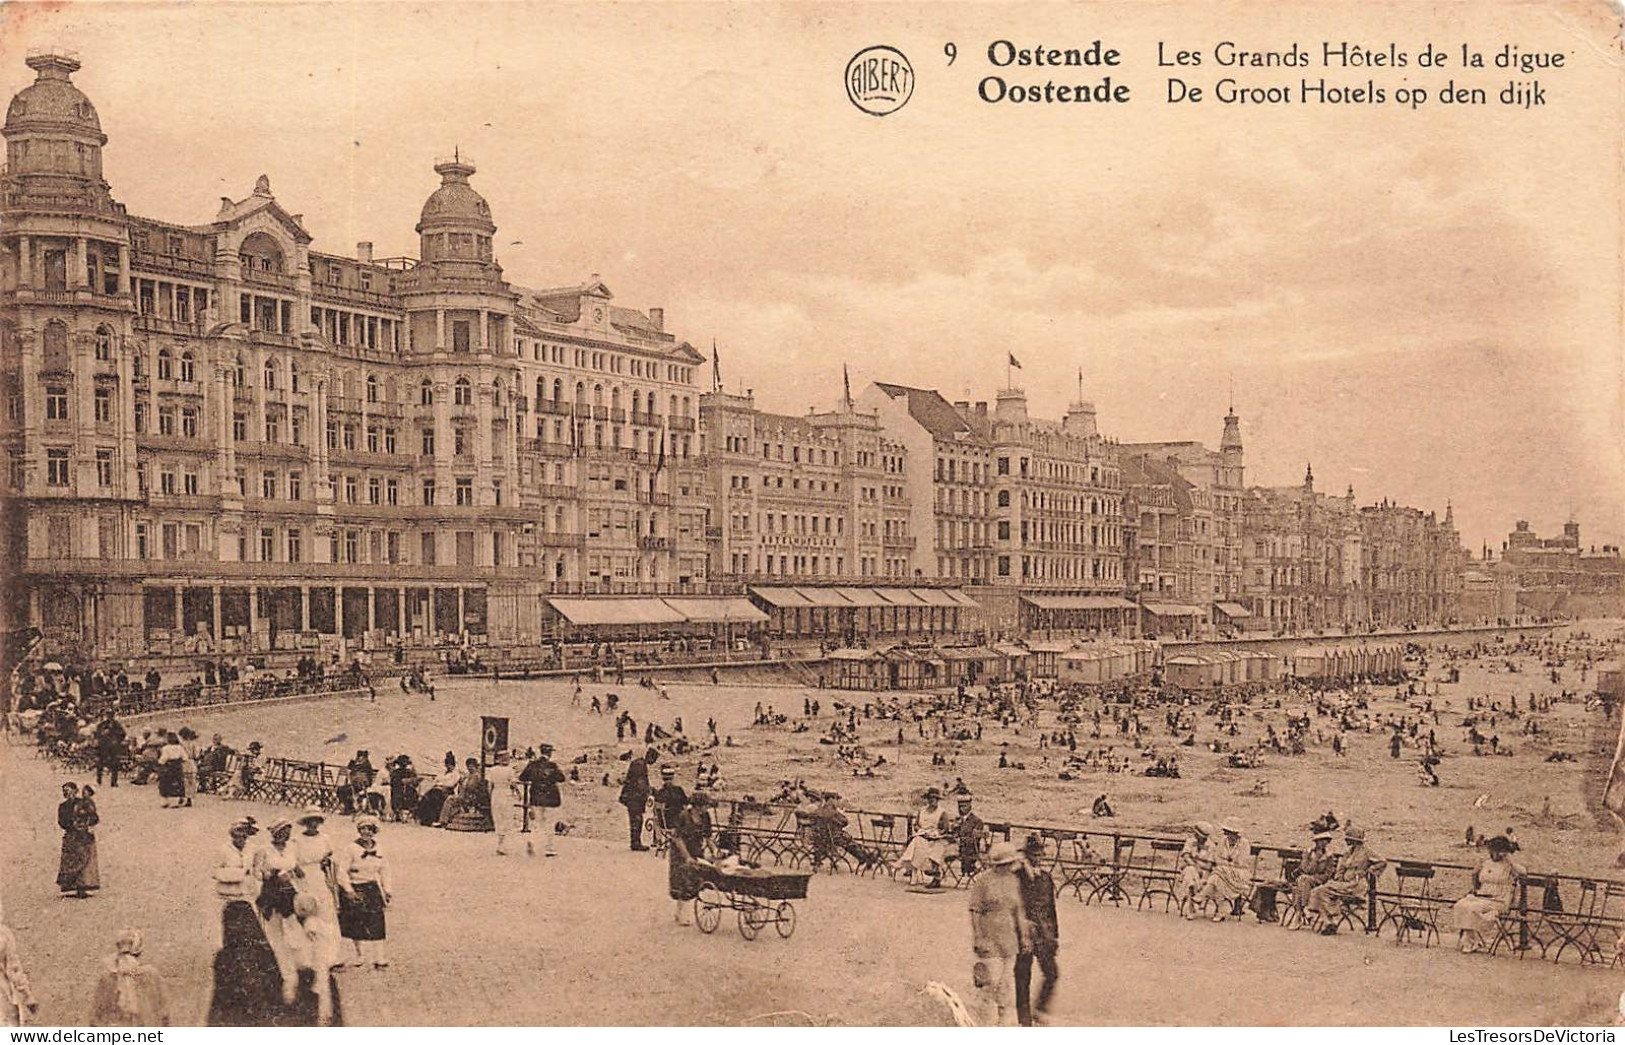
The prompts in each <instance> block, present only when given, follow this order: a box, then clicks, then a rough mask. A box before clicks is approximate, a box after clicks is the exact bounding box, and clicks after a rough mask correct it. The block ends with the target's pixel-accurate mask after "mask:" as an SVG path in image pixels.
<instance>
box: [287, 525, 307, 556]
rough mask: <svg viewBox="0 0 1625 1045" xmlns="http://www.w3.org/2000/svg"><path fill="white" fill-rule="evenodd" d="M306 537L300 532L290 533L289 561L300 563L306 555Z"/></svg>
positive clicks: (293, 531) (292, 531)
mask: <svg viewBox="0 0 1625 1045" xmlns="http://www.w3.org/2000/svg"><path fill="white" fill-rule="evenodd" d="M303 545H304V535H303V534H302V533H300V532H299V531H298V530H289V531H288V561H289V562H299V561H300V559H301V557H302V556H303V555H304V547H303Z"/></svg>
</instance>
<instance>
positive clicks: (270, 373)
mask: <svg viewBox="0 0 1625 1045" xmlns="http://www.w3.org/2000/svg"><path fill="white" fill-rule="evenodd" d="M264 384H265V390H266V391H267V392H275V391H276V360H274V359H267V360H266V361H265V382H264Z"/></svg>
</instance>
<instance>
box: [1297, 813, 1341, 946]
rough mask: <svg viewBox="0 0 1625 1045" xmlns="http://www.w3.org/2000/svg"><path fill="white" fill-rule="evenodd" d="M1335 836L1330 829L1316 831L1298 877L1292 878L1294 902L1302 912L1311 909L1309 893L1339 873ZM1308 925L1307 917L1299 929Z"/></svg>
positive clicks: (1299, 866) (1299, 867)
mask: <svg viewBox="0 0 1625 1045" xmlns="http://www.w3.org/2000/svg"><path fill="white" fill-rule="evenodd" d="M1333 837H1335V836H1334V835H1333V834H1332V832H1330V831H1316V832H1315V834H1314V838H1313V840H1312V842H1311V843H1310V846H1309V851H1308V852H1306V853H1304V854H1303V859H1302V860H1301V861H1300V862H1299V863H1298V874H1297V877H1296V878H1294V879H1292V903H1293V905H1294V906H1296V907H1297V908H1298V910H1299V911H1300V912H1301V911H1307V910H1308V909H1309V893H1310V892H1311V891H1312V890H1313V889H1314V888H1315V887H1316V886H1318V885H1325V884H1326V883H1327V882H1329V881H1330V880H1331V878H1332V875H1334V874H1336V873H1337V860H1338V858H1337V854H1336V853H1333V852H1332V851H1331V849H1330V845H1331V841H1332V838H1333ZM1308 927H1309V922H1308V920H1307V919H1305V920H1304V921H1301V922H1299V923H1298V928H1299V929H1307V928H1308Z"/></svg>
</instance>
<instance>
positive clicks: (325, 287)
mask: <svg viewBox="0 0 1625 1045" xmlns="http://www.w3.org/2000/svg"><path fill="white" fill-rule="evenodd" d="M310 296H311V299H312V300H314V301H315V302H316V303H317V304H319V305H320V304H332V303H334V302H339V303H342V304H349V305H361V306H364V307H366V308H371V309H377V310H379V311H385V312H399V311H400V310H401V306H400V303H399V302H397V301H396V299H395V297H394V295H392V294H388V293H385V292H383V291H377V290H366V289H363V288H361V287H346V286H342V285H340V284H337V283H312V284H311V286H310Z"/></svg>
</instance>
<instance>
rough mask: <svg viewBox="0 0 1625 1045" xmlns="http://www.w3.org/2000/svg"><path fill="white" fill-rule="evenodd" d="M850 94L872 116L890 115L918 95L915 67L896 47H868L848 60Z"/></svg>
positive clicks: (847, 88) (849, 97)
mask: <svg viewBox="0 0 1625 1045" xmlns="http://www.w3.org/2000/svg"><path fill="white" fill-rule="evenodd" d="M846 96H847V98H848V99H850V100H851V102H852V104H853V105H856V106H857V107H858V108H859V109H862V110H863V111H864V112H866V113H868V114H869V115H870V116H889V115H891V114H892V113H894V112H896V111H897V110H898V109H901V108H902V107H903V106H905V105H907V104H908V100H909V99H910V98H911V97H913V96H914V67H913V66H912V65H910V64H909V62H908V56H906V55H905V54H903V52H902V51H899V50H898V49H897V48H895V47H887V46H885V45H883V44H882V45H876V46H874V47H865V48H864V49H863V50H861V51H859V52H858V53H857V54H855V55H853V56H852V60H851V61H850V62H847V63H846Z"/></svg>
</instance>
